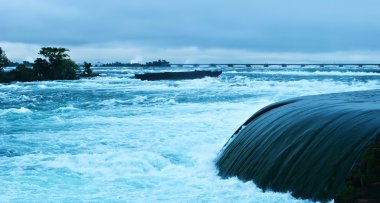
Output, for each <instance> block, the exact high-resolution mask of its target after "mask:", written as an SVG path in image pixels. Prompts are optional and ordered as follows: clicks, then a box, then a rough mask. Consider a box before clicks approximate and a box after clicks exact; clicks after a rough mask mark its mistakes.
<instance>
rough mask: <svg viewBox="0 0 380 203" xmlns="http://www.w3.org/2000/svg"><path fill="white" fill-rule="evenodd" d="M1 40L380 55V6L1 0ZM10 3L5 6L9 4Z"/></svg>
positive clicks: (270, 0) (298, 1)
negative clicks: (357, 52)
mask: <svg viewBox="0 0 380 203" xmlns="http://www.w3.org/2000/svg"><path fill="white" fill-rule="evenodd" d="M0 3H1V5H2V7H0V18H1V19H5V20H2V21H0V27H1V28H2V31H1V33H0V41H11V42H23V43H35V44H43V45H49V44H62V45H66V44H67V45H84V44H99V43H109V42H114V43H117V42H122V43H129V44H134V45H136V46H139V45H141V46H158V47H186V46H196V47H200V48H223V49H228V48H233V49H250V50H258V51H302V52H321V51H339V50H380V41H379V40H377V36H379V34H380V24H379V23H378V20H377V19H380V13H379V12H377V9H378V8H379V7H380V2H378V1H375V0H363V1H354V0H346V1H343V0H336V1H328V0H321V1H304V0H289V1H275V0H267V1H249V0H235V1H217V0H210V1H201V0H192V1H178V0H161V1H156V0H129V1H122V0H108V1H99V0H91V1H90V0H82V1H74V0H39V1H36V0H24V1H21V0H20V1H5V0H0ZM3 5H4V6H3Z"/></svg>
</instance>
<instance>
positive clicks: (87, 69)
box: [83, 62, 92, 75]
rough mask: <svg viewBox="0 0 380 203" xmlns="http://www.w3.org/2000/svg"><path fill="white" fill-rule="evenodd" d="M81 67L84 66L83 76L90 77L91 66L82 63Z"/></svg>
mask: <svg viewBox="0 0 380 203" xmlns="http://www.w3.org/2000/svg"><path fill="white" fill-rule="evenodd" d="M83 65H84V70H83V75H91V74H92V69H91V66H92V64H91V63H87V62H84V63H83Z"/></svg>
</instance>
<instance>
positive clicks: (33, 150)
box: [0, 66, 380, 202]
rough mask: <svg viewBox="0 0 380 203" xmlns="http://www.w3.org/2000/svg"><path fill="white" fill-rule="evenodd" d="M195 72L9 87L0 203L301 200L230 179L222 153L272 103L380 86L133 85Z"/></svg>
mask: <svg viewBox="0 0 380 203" xmlns="http://www.w3.org/2000/svg"><path fill="white" fill-rule="evenodd" d="M190 69H191V70H192V69H194V68H191V67H183V68H171V69H169V68H152V69H142V68H116V67H115V68H94V71H95V72H98V73H101V76H100V77H97V78H92V79H81V80H77V81H45V82H28V83H20V82H17V83H12V84H7V85H4V84H0V185H1V187H0V201H1V202H304V201H303V200H297V199H294V198H292V197H291V195H290V194H282V193H273V192H270V191H267V192H262V191H261V190H260V189H258V188H257V187H256V186H255V185H254V183H252V182H245V183H244V182H241V181H239V180H237V179H236V178H231V179H221V178H220V177H218V176H217V171H216V168H215V166H214V160H215V158H216V157H217V155H218V152H219V150H220V149H221V148H222V146H223V145H224V143H225V142H226V141H227V140H228V138H229V137H230V136H231V135H232V134H233V132H234V131H235V130H236V129H237V128H238V127H239V126H240V125H241V124H242V123H243V122H244V121H245V120H246V119H248V118H249V117H250V116H251V115H252V114H253V113H254V112H256V111H257V110H259V109H260V108H262V107H264V106H265V105H267V104H270V103H272V102H276V101H279V100H283V99H287V98H291V97H295V96H303V95H313V94H320V93H332V92H344V91H355V90H368V89H377V88H380V68H379V67H374V66H373V67H371V66H368V67H363V68H359V67H355V66H352V67H347V66H346V67H337V66H336V67H334V66H331V67H325V68H319V67H313V66H310V67H303V68H301V67H298V66H294V67H287V68H282V67H269V68H265V67H260V66H257V67H243V66H242V67H235V68H231V67H201V68H198V69H209V70H213V69H218V70H223V74H222V75H221V76H220V77H219V78H204V79H197V80H184V81H140V80H136V79H133V74H134V73H140V72H145V71H148V72H152V71H171V70H190ZM305 184H307V183H305Z"/></svg>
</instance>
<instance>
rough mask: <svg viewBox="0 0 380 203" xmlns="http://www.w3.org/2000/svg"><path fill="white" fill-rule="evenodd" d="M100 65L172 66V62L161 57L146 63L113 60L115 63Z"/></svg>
mask: <svg viewBox="0 0 380 203" xmlns="http://www.w3.org/2000/svg"><path fill="white" fill-rule="evenodd" d="M100 66H101V67H168V66H170V63H169V62H168V61H166V60H161V59H159V60H157V61H152V62H147V63H145V64H142V63H121V62H113V63H105V64H102V65H100Z"/></svg>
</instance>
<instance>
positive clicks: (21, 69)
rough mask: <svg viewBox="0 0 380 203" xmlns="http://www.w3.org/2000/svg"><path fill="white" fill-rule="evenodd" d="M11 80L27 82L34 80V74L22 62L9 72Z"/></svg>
mask: <svg viewBox="0 0 380 203" xmlns="http://www.w3.org/2000/svg"><path fill="white" fill-rule="evenodd" d="M9 75H10V76H11V78H12V80H16V81H22V82H28V81H33V80H35V75H34V73H33V70H32V69H31V68H28V67H26V66H25V65H24V64H20V65H18V66H17V67H16V69H15V70H12V71H11V72H10V74H9Z"/></svg>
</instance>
